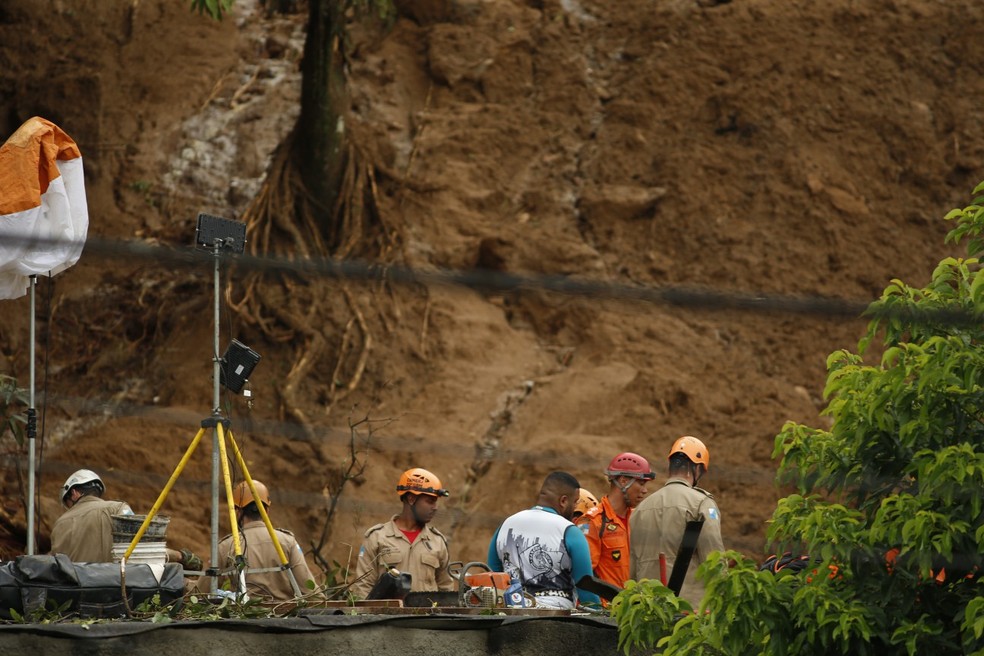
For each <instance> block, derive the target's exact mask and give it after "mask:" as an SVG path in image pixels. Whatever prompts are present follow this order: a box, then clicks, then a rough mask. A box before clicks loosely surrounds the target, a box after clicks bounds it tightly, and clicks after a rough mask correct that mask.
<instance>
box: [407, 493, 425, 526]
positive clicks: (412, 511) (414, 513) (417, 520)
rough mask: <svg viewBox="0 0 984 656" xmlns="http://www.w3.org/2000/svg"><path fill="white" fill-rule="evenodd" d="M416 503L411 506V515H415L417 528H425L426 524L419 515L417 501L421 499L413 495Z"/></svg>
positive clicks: (414, 519)
mask: <svg viewBox="0 0 984 656" xmlns="http://www.w3.org/2000/svg"><path fill="white" fill-rule="evenodd" d="M413 498H414V501H413V503H411V504H410V514H411V515H413V521H414V523H415V524H416V525H417V526H423V525H424V522H422V521H421V520H420V515H418V514H417V499H419V498H420V497H419V496H418V495H416V494H414V495H413Z"/></svg>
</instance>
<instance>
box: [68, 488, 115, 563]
mask: <svg viewBox="0 0 984 656" xmlns="http://www.w3.org/2000/svg"><path fill="white" fill-rule="evenodd" d="M131 514H133V511H132V510H131V509H130V506H128V505H127V504H126V503H124V502H123V501H106V500H104V499H100V498H99V497H96V496H92V495H87V496H84V497H81V498H80V499H79V500H78V501H76V502H75V505H73V506H72V507H71V508H69V509H68V510H66V511H65V513H64V514H63V515H62V516H61V517H59V518H58V519H56V520H55V525H54V526H52V527H51V553H61V554H65V555H66V556H68V557H69V558H71V559H72V561H73V562H76V563H111V562H113V520H112V519H111V518H112V516H113V515H131Z"/></svg>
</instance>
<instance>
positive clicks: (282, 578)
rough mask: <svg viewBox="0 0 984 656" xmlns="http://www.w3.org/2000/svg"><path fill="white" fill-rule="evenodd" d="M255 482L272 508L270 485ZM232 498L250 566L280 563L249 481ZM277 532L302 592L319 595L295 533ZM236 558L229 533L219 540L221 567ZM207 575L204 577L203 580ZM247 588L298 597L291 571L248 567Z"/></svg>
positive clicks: (259, 593) (224, 568)
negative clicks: (291, 580) (311, 582)
mask: <svg viewBox="0 0 984 656" xmlns="http://www.w3.org/2000/svg"><path fill="white" fill-rule="evenodd" d="M253 485H254V486H255V487H256V493H257V494H258V495H259V496H260V501H262V502H263V507H264V510H267V509H269V508H270V492H269V490H267V487H266V485H264V484H263V483H261V482H260V481H258V480H256V479H253ZM232 501H233V505H234V506H235V507H236V521H237V522H238V524H239V531H240V532H239V540H240V543H239V544H240V548H241V549H242V552H243V557H244V558H245V560H246V568H247V570H249V569H266V568H276V567H280V565H281V563H280V555H279V554H278V553H277V548H276V547H275V546H274V544H273V540H271V539H270V532H269V531H268V530H267V527H266V524H264V523H263V519H262V517H261V516H260V511H259V510H258V509H257V507H256V501H255V500H254V499H253V493H252V492H250V489H249V485H248V484H247V483H246V481H243V482H242V483H239V484H238V485H237V486H236V487H235V489H234V490H233V491H232ZM274 533H275V534H276V536H277V540H278V541H279V542H280V547H281V549H283V551H284V555H285V556H287V565H288V566H289V567H290V570H291V572H293V574H294V578H295V579H296V580H297V586H298V587H299V588H300V590H301V594H302V595H304V596H308V595H313V596H315V597H317V596H319V595H320V593H319V592H314V593H312V592H311V589H310V588H309V587H308V585H307V582H308V581H314V576H312V574H311V569H310V568H309V567H308V564H307V562H306V561H305V560H304V553H303V551H302V550H301V545H299V544H297V540H296V539H294V535H293V534H292V533H291V532H290V531H287V530H285V529H282V528H278V529H275V530H274ZM235 559H236V554H235V548H234V546H233V542H232V536H231V535H228V536H226V537H225V538H223V539H222V541H221V542H220V543H219V569H220V570H221V571H227V570H229V569H232V568H234V567H235ZM205 578H206V577H202V581H204V580H205ZM226 585H228V587H229V588H231V589H235V588H236V586H235V584H234V583H233V582H232V581H230V579H229V578H227V577H223V578H222V579H220V581H219V587H220V588H224V587H226ZM246 592H247V593H248V594H249V595H250V596H251V597H262V598H264V599H272V600H275V601H289V600H291V599H294V588H293V586H292V585H291V582H290V578H289V576H288V575H287V572H285V571H282V570H277V571H272V572H257V573H251V572H248V571H247V572H246Z"/></svg>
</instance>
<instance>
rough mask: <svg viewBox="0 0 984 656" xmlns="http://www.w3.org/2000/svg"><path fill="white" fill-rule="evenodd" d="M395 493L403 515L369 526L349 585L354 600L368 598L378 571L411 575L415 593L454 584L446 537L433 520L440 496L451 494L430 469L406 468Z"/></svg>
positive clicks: (411, 586) (441, 588) (412, 588)
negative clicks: (393, 570)
mask: <svg viewBox="0 0 984 656" xmlns="http://www.w3.org/2000/svg"><path fill="white" fill-rule="evenodd" d="M396 492H397V494H398V495H399V496H400V500H401V501H402V502H403V510H402V511H401V512H400V514H399V515H396V516H394V517H393V518H392V519H391V520H390V521H388V522H386V523H385V524H376V525H375V526H373V527H372V528H370V529H369V530H368V531H366V534H365V540H363V542H362V548H361V549H360V550H359V564H358V566H357V568H356V573H355V583H353V584H352V587H351V592H352V595H353V596H354V597H355V598H356V599H365V598H366V596H367V595H368V594H369V591H370V590H372V587H373V585H375V584H376V581H377V580H378V579H379V577H380V575H381V574H383V573H384V572H386V571H387V570H389V569H392V568H395V569H397V570H399V571H400V572H406V573H408V574H410V590H411V591H412V592H434V591H440V590H443V591H452V590H454V589H455V584H454V580H453V579H452V578H451V575H450V574H449V573H448V560H449V556H448V543H447V540H446V539H445V538H444V536H443V535H441V533H440V532H439V531H438V530H437V529H435V528H433V527H431V526H430V525H429V524H430V522H431V520H432V519H434V515H435V514H437V502H438V498H439V497H446V496H449V494H450V493H449V492H448V491H447V490H445V489H444V488H443V487H441V481H440V480H439V479H438V478H437V476H435V475H434V474H432V473H431V472H429V471H427V470H426V469H408V470H407V471H405V472H403V475H402V476H400V482H399V484H397V486H396Z"/></svg>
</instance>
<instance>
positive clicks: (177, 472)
mask: <svg viewBox="0 0 984 656" xmlns="http://www.w3.org/2000/svg"><path fill="white" fill-rule="evenodd" d="M203 435H205V429H204V428H199V429H198V434H197V435H195V439H193V440H192V441H191V444H190V445H189V446H188V450H187V451H185V454H184V456H183V457H182V458H181V461H180V462H178V466H177V467H175V468H174V473H172V474H171V478H170V479H169V480H168V482H167V485H165V486H164V489H163V490H161V493H160V496H158V497H157V501H155V502H154V507H153V508H151V509H150V512H149V513H147V518H146V519H144V521H143V524H141V525H140V529H139V530H138V531H137V534H136V535H134V536H133V541H132V542H130V546H129V547H127V550H126V553H124V554H123V559H124V560H126V559H127V558H129V557H130V554H132V553H133V550H134V549H135V548H136V546H137V544H138V543H139V542H140V538H142V537H143V536H144V533H146V532H147V527H149V526H150V522H151V520H152V519H154V515H156V514H157V511H159V510H160V509H161V506H162V505H164V500H165V499H167V494H168V492H170V491H171V488H172V487H174V484H175V483H176V482H177V481H178V477H179V476H181V472H182V471H183V470H184V468H185V465H186V464H188V460H189V459H191V454H193V453H194V452H195V449H196V448H197V447H198V443H199V442H201V441H202V436H203Z"/></svg>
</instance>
